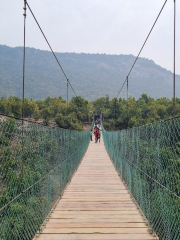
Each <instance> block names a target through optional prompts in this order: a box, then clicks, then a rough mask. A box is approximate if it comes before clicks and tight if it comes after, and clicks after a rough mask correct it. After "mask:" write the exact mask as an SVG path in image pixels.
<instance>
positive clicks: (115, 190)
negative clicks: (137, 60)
mask: <svg viewBox="0 0 180 240" xmlns="http://www.w3.org/2000/svg"><path fill="white" fill-rule="evenodd" d="M0 122H1V124H0V239H2V240H7V239H8V240H10V239H17V240H20V239H24V240H30V239H52V240H53V239H124V240H125V239H129V240H131V239H139V240H140V239H142V240H149V239H163V240H164V239H167V240H178V239H180V217H179V216H180V135H179V133H180V118H175V119H171V120H168V121H165V120H164V121H160V122H157V123H152V124H149V125H145V126H141V127H137V128H133V129H128V130H122V131H117V132H107V131H106V130H105V129H104V128H102V133H103V139H104V142H103V141H101V143H94V141H93V142H91V143H89V142H90V130H88V131H84V132H77V131H69V130H64V129H60V128H58V127H48V126H43V125H41V124H37V123H32V122H28V121H25V120H17V119H14V118H6V117H2V116H1V118H0ZM105 148H106V149H105ZM110 159H111V160H110Z"/></svg>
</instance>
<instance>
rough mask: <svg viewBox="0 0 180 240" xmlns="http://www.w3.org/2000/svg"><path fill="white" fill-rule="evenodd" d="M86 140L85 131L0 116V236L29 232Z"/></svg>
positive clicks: (0, 239)
mask: <svg viewBox="0 0 180 240" xmlns="http://www.w3.org/2000/svg"><path fill="white" fill-rule="evenodd" d="M89 141H90V133H89V131H86V132H77V131H69V130H64V129H60V128H58V127H46V126H43V125H40V124H36V123H32V122H28V121H24V122H23V121H21V120H15V119H12V118H6V117H0V240H30V239H32V238H33V237H34V235H35V234H36V232H37V231H38V230H40V226H41V225H42V223H43V221H44V220H45V218H46V217H47V215H48V214H49V212H50V210H51V209H52V207H53V206H54V204H55V203H56V202H57V200H58V199H59V197H61V195H62V193H63V191H64V189H65V187H66V185H67V183H68V182H69V181H70V179H71V177H72V175H73V173H74V171H75V170H76V169H77V167H78V165H79V163H80V161H81V159H82V157H83V155H84V153H85V151H86V149H87V147H88V144H89Z"/></svg>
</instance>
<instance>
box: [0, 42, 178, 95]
mask: <svg viewBox="0 0 180 240" xmlns="http://www.w3.org/2000/svg"><path fill="white" fill-rule="evenodd" d="M56 56H57V58H58V60H59V62H60V64H61V65H62V67H63V69H64V71H65V73H66V75H67V77H68V79H69V80H70V82H71V84H72V86H73V88H74V90H75V92H76V94H77V95H80V96H82V97H84V98H87V99H88V100H95V99H97V98H99V97H102V96H105V95H107V94H108V95H109V97H110V98H113V97H116V96H117V94H118V91H119V89H120V88H121V86H122V84H123V82H124V80H125V78H126V74H127V73H128V72H129V70H130V68H131V66H132V64H133V62H134V60H135V56H133V55H123V54H121V55H108V54H88V53H56ZM22 66H23V47H15V48H11V47H8V46H6V45H0V85H1V88H0V96H1V97H2V96H5V97H8V96H10V95H16V96H19V97H21V96H22ZM176 79H177V81H176V82H177V84H176V92H177V93H178V94H179V93H180V75H176ZM66 92H67V82H66V79H65V77H64V76H63V73H62V71H61V70H60V68H59V66H58V64H57V62H56V60H55V58H54V56H53V55H52V53H51V52H50V51H47V50H39V49H35V48H29V47H27V48H26V71H25V96H26V97H27V98H34V99H44V98H46V97H47V96H51V97H55V96H60V95H61V96H62V97H63V98H66ZM142 93H147V94H148V95H149V96H151V97H153V98H159V97H163V96H164V97H168V98H171V97H172V95H173V74H172V72H171V71H169V70H167V69H165V68H163V67H161V66H159V65H158V64H156V63H155V62H154V61H153V60H149V59H146V58H139V59H138V61H137V63H136V65H135V67H134V68H133V70H132V72H131V74H130V76H129V95H132V96H134V97H136V98H138V97H140V95H141V94H142ZM178 94H177V97H180V94H179V95H178ZM73 96H74V94H73V92H72V90H71V89H70V87H69V98H71V97H73ZM119 97H126V86H124V88H123V91H122V93H121V94H120V95H119Z"/></svg>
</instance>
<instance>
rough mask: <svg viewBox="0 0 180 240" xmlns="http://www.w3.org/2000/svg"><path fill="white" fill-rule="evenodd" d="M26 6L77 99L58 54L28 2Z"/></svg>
mask: <svg viewBox="0 0 180 240" xmlns="http://www.w3.org/2000/svg"><path fill="white" fill-rule="evenodd" d="M26 4H27V6H28V8H29V11H30V12H31V14H32V16H33V18H34V20H35V22H36V23H37V25H38V27H39V29H40V31H41V33H42V35H43V37H44V38H45V40H46V42H47V44H48V46H49V48H50V50H51V52H52V54H53V55H54V57H55V59H56V61H57V63H58V65H59V67H60V69H61V71H62V72H63V74H64V76H65V78H66V81H67V82H68V84H69V85H70V87H71V89H72V91H73V92H74V94H75V96H76V97H77V95H76V92H75V91H74V88H73V87H72V85H71V83H70V81H69V79H68V78H67V75H66V73H65V72H64V70H63V68H62V66H61V64H60V62H59V60H58V59H57V57H56V54H55V53H54V51H53V49H52V47H51V45H50V43H49V41H48V40H47V38H46V36H45V34H44V32H43V30H42V28H41V26H40V25H39V23H38V21H37V19H36V17H35V15H34V13H33V11H32V10H31V8H30V6H29V4H28V2H26Z"/></svg>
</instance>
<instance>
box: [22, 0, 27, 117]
mask: <svg viewBox="0 0 180 240" xmlns="http://www.w3.org/2000/svg"><path fill="white" fill-rule="evenodd" d="M26 3H27V2H26V0H24V8H23V9H24V14H23V16H24V50H23V51H24V52H23V94H22V119H24V87H25V83H24V82H25V53H26Z"/></svg>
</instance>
